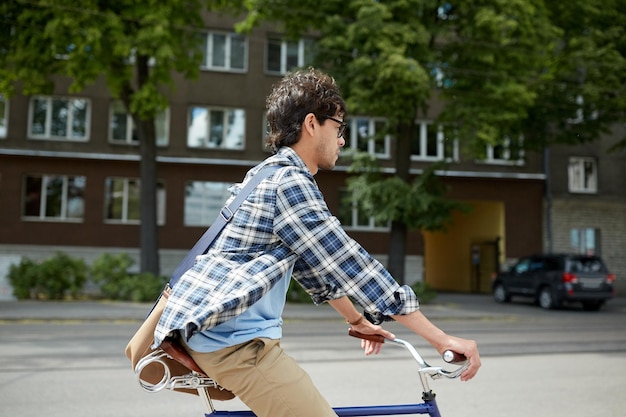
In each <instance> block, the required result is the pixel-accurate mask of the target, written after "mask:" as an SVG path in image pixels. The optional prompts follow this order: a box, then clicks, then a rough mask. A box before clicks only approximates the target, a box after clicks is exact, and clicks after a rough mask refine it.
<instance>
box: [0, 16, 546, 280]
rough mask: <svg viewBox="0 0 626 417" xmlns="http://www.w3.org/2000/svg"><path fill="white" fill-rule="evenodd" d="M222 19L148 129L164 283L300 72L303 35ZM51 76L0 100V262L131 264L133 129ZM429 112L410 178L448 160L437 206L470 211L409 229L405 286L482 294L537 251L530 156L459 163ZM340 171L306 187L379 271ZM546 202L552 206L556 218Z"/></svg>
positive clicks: (352, 141) (93, 96) (375, 241)
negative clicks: (190, 74)
mask: <svg viewBox="0 0 626 417" xmlns="http://www.w3.org/2000/svg"><path fill="white" fill-rule="evenodd" d="M232 23H233V22H229V21H228V20H225V19H224V18H221V19H213V20H212V19H209V20H207V27H206V33H205V36H206V56H205V60H204V63H203V65H202V68H201V74H200V76H199V78H198V79H197V80H193V81H189V80H184V79H178V80H177V82H176V89H175V90H174V92H173V93H172V94H171V96H170V97H169V107H168V109H167V110H166V111H165V112H163V114H161V115H160V116H159V117H158V120H157V131H158V140H157V141H158V156H157V162H158V183H159V187H158V188H159V190H158V203H157V204H158V207H157V210H158V224H159V231H158V233H159V236H158V239H159V247H160V259H161V263H162V268H161V269H162V273H163V274H169V273H170V272H171V271H172V270H173V269H174V268H175V266H176V265H177V263H178V262H179V261H180V260H181V259H182V257H183V256H184V254H185V253H186V251H187V250H188V249H189V248H191V246H192V245H193V244H194V243H195V241H196V240H197V239H198V238H199V237H200V236H201V234H202V233H203V232H204V230H205V229H206V227H208V226H209V225H210V223H211V222H212V220H213V219H214V218H215V216H216V214H217V211H218V210H219V208H220V207H221V205H222V203H223V201H224V200H225V198H226V195H227V188H228V186H229V185H230V184H232V183H233V182H237V181H240V180H241V178H242V177H243V175H244V173H245V172H246V171H247V170H248V169H249V168H250V167H251V166H253V165H254V164H256V163H258V162H259V161H261V160H262V159H263V158H265V157H266V156H268V155H269V153H268V151H267V150H265V149H264V146H263V142H264V132H265V122H264V105H265V97H266V96H267V94H268V93H269V91H270V89H271V87H272V85H273V84H274V83H275V82H277V81H278V80H280V77H281V76H282V75H283V74H284V73H285V72H287V71H288V70H290V69H292V68H294V67H297V66H301V65H305V64H306V63H307V58H308V57H307V54H308V53H309V48H308V46H309V42H311V41H310V40H300V41H286V40H285V39H283V38H282V37H281V36H279V35H277V34H275V33H274V32H272V31H270V30H267V29H257V30H255V31H253V32H252V33H251V34H250V35H248V36H244V35H240V34H236V33H234V32H233V30H232ZM57 81H58V82H57V83H56V89H55V91H54V94H52V95H50V96H28V97H27V96H20V95H16V96H14V97H11V99H4V98H2V99H0V258H1V257H4V258H3V259H4V264H5V266H6V264H7V263H9V262H12V261H15V259H19V257H20V256H28V257H30V258H32V259H41V258H44V257H46V256H49V255H50V254H52V253H54V252H56V251H64V252H67V253H70V254H72V255H75V256H81V257H83V258H85V259H86V260H88V261H89V260H92V259H94V258H95V257H96V256H98V255H99V254H100V253H102V252H105V251H110V252H120V251H124V252H128V253H130V254H132V255H134V256H136V257H137V255H138V252H139V222H140V218H139V209H138V205H139V189H140V186H141V184H140V182H139V158H140V157H139V147H138V143H137V138H136V134H135V131H134V129H133V123H132V120H131V118H130V116H129V115H128V114H126V112H125V111H124V109H123V107H122V106H121V104H120V103H119V102H117V101H115V100H114V99H113V98H112V97H111V96H110V94H109V92H108V90H107V88H106V85H105V84H104V82H103V81H102V80H99V81H98V82H96V83H95V84H93V85H91V86H89V87H87V88H86V89H85V90H84V91H81V92H80V93H76V94H70V93H68V89H67V87H68V85H69V80H66V79H62V78H58V79H57ZM436 107H437V106H431V109H430V113H428V114H424V115H416V119H415V123H416V124H417V125H418V129H416V131H417V133H416V136H415V138H414V140H413V143H412V171H411V172H412V175H414V176H415V175H419V173H420V172H421V171H422V170H423V169H424V168H425V167H427V166H428V165H429V164H431V163H433V162H434V161H439V160H443V159H445V160H447V161H448V162H449V164H448V166H447V168H446V170H445V171H444V172H441V173H440V175H441V178H442V180H443V181H444V182H445V183H446V185H448V186H449V189H450V195H449V197H451V198H454V199H457V200H460V201H463V202H465V203H467V204H468V205H470V206H471V207H472V211H471V212H470V213H466V214H461V213H455V214H454V224H453V225H452V226H451V227H450V228H449V229H448V230H447V232H446V233H423V234H422V233H420V232H419V231H412V232H411V233H410V237H409V239H408V241H409V245H408V253H407V276H408V277H407V282H414V281H418V280H424V281H426V282H428V283H429V284H431V285H432V286H434V287H435V288H437V289H440V290H452V291H463V292H488V291H489V289H490V279H491V278H490V277H491V273H492V272H494V271H495V270H496V269H497V268H498V267H499V266H500V265H502V264H505V263H507V262H508V261H509V260H511V259H515V258H517V257H520V256H523V255H526V254H528V253H532V252H539V251H541V250H542V249H543V247H542V246H543V237H544V221H543V208H544V206H543V196H544V184H545V183H544V179H545V174H544V172H543V165H542V155H540V154H530V153H527V154H523V153H522V152H521V151H519V150H516V149H519V148H518V147H517V146H515V145H516V144H513V143H511V144H505V145H504V146H499V147H494V148H489V149H487V158H486V159H484V160H475V159H471V158H467V157H464V156H463V155H462V152H461V151H460V145H459V143H460V141H459V138H456V137H454V136H452V134H451V133H450V132H448V131H447V130H446V129H445V128H444V127H442V126H438V125H436V124H435V123H434V122H433V120H434V117H435V115H436V112H437V108H436ZM349 116H350V117H349V118H348V119H347V121H348V123H349V125H350V127H349V129H348V131H347V133H346V148H354V149H360V150H365V151H368V152H371V153H373V154H375V155H376V156H377V158H379V159H380V161H381V164H382V165H383V166H386V167H393V164H394V161H393V155H394V149H395V139H394V138H392V137H388V138H385V140H383V141H374V140H373V139H371V137H372V136H374V134H375V133H376V130H377V129H380V127H381V126H382V124H384V120H380V119H377V118H372V117H369V116H368V115H356V114H351V115H349ZM347 166H348V161H346V160H344V159H340V161H339V163H338V166H337V167H336V169H335V170H334V171H332V172H320V173H319V174H317V176H316V179H317V181H318V184H319V186H320V189H321V190H322V192H323V193H324V195H325V197H326V199H327V202H328V205H329V208H330V210H331V211H332V212H333V213H334V214H335V215H337V216H338V217H339V218H340V220H341V221H342V224H343V226H344V228H345V230H346V231H347V232H348V233H349V234H350V235H351V236H353V237H354V238H355V239H357V240H358V241H359V242H360V243H361V244H362V245H363V246H364V247H365V248H366V249H367V250H368V251H370V252H371V253H372V254H374V255H375V256H377V257H378V258H380V259H381V260H382V261H383V262H384V261H385V258H386V254H387V248H388V244H389V227H388V225H385V224H376V223H375V222H374V221H373V220H372V219H369V218H365V217H364V216H362V215H361V214H360V213H358V211H357V210H356V209H355V208H354V207H353V206H351V205H349V204H348V205H346V204H345V203H344V199H343V198H342V196H344V195H345V184H346V178H347V175H348V174H347ZM553 175H554V176H556V174H553ZM557 205H558V204H557V200H556V199H555V200H554V203H553V210H554V211H555V212H556V211H557ZM0 272H1V268H0ZM0 275H1V274H0ZM0 278H1V277H0Z"/></svg>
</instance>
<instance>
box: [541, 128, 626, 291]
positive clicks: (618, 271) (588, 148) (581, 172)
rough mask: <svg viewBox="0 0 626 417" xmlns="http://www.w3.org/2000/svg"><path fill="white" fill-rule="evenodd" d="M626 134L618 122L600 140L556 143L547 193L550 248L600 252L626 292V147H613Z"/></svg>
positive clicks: (547, 244) (551, 153)
mask: <svg viewBox="0 0 626 417" xmlns="http://www.w3.org/2000/svg"><path fill="white" fill-rule="evenodd" d="M624 137H626V126H625V125H623V124H622V125H616V126H614V129H613V131H611V132H609V133H607V134H606V135H603V136H602V137H601V138H600V140H599V141H597V142H593V143H587V144H582V145H577V146H563V145H560V146H552V147H551V148H550V149H549V150H548V151H547V157H548V158H549V164H548V165H549V170H548V182H549V184H550V191H551V192H550V194H549V195H548V196H547V198H546V210H545V215H546V227H545V229H544V230H545V236H544V238H545V244H544V246H545V247H546V250H552V251H553V252H575V253H588V254H596V255H600V256H601V257H602V258H603V259H604V261H605V262H606V264H607V266H608V268H609V270H610V271H611V272H613V273H614V274H615V275H616V281H615V287H616V289H617V292H618V294H620V295H625V294H626V284H625V282H624V278H625V277H626V257H625V256H624V247H626V186H625V185H624V184H625V180H626V149H622V150H619V151H615V150H612V148H613V147H614V145H615V144H616V143H617V142H618V141H619V140H621V139H623V138H624Z"/></svg>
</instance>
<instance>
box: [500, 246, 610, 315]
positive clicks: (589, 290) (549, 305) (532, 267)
mask: <svg viewBox="0 0 626 417" xmlns="http://www.w3.org/2000/svg"><path fill="white" fill-rule="evenodd" d="M614 281H615V275H614V274H611V273H610V272H609V271H608V269H607V267H606V265H605V264H604V262H603V261H602V259H601V258H600V257H598V256H590V255H574V254H550V255H533V256H528V257H524V258H522V259H520V260H519V262H517V263H516V264H515V265H513V266H512V267H511V268H509V270H508V271H506V272H500V273H498V274H496V275H495V276H494V280H493V286H492V289H493V297H494V299H495V300H496V301H497V302H499V303H505V302H509V301H511V297H514V296H521V297H530V298H532V299H533V300H534V301H535V302H536V303H537V304H539V305H540V306H541V307H542V308H545V309H555V308H559V307H561V305H562V304H563V303H564V302H582V305H583V308H584V309H585V310H587V311H595V310H598V309H599V308H600V307H602V305H603V304H604V303H605V302H606V301H607V300H609V299H611V298H612V297H613V296H614V295H615V289H614V287H613V282H614Z"/></svg>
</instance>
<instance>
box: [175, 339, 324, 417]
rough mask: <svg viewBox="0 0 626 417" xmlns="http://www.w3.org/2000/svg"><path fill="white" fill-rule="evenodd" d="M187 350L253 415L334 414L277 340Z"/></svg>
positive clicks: (314, 416) (310, 416) (297, 416)
mask: <svg viewBox="0 0 626 417" xmlns="http://www.w3.org/2000/svg"><path fill="white" fill-rule="evenodd" d="M187 350H188V351H189V354H190V355H191V356H192V357H193V359H194V360H195V361H196V363H197V364H198V366H200V368H202V369H203V370H204V371H205V372H206V373H207V375H209V376H210V377H211V378H213V379H214V380H215V381H216V382H217V383H218V384H220V385H221V386H222V387H224V388H226V389H229V390H231V391H232V392H233V393H234V394H235V395H237V396H238V397H239V399H240V400H241V401H243V403H244V404H246V405H247V406H248V407H250V409H251V410H252V411H253V412H254V413H255V414H256V415H257V417H331V416H332V417H334V416H336V414H335V412H334V411H333V410H332V408H331V406H330V405H329V404H328V401H326V399H324V397H322V395H321V394H320V392H319V391H318V390H317V388H316V387H315V386H314V385H313V381H312V380H311V378H310V377H309V375H308V374H307V373H306V372H305V371H304V369H302V368H301V367H300V365H298V363H297V362H296V361H295V360H294V359H293V358H291V357H290V356H289V355H287V354H286V353H285V352H284V351H283V349H282V348H281V347H280V341H279V340H272V339H265V338H259V339H254V340H251V341H249V342H247V343H243V344H240V345H236V346H232V347H228V348H224V349H220V350H218V351H216V352H195V351H193V350H191V349H189V348H187Z"/></svg>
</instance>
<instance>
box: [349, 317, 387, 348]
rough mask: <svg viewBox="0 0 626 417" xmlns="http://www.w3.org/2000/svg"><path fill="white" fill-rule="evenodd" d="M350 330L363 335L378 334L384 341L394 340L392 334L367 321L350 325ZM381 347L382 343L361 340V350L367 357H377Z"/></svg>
mask: <svg viewBox="0 0 626 417" xmlns="http://www.w3.org/2000/svg"><path fill="white" fill-rule="evenodd" d="M351 328H352V329H354V330H356V331H357V332H360V333H363V334H378V335H381V336H383V337H384V338H385V339H391V340H393V339H395V338H396V336H395V335H394V334H393V333H391V332H389V331H387V330H385V329H383V328H382V327H381V326H379V325H377V324H372V323H370V322H369V321H367V320H361V322H360V323H359V324H357V325H352V326H351ZM382 347H383V343H382V342H374V341H372V340H366V339H361V348H363V351H364V352H365V355H367V356H369V355H378V354H379V353H380V350H381V349H382Z"/></svg>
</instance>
